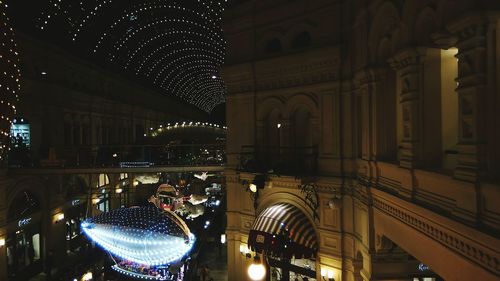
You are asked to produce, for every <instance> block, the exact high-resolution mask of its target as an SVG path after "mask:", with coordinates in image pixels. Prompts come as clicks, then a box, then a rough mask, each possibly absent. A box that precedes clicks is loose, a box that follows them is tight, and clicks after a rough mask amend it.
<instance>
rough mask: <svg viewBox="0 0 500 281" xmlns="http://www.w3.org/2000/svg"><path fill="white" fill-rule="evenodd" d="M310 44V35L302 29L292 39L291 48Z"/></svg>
mask: <svg viewBox="0 0 500 281" xmlns="http://www.w3.org/2000/svg"><path fill="white" fill-rule="evenodd" d="M309 45H311V35H310V34H309V32H307V31H303V32H301V33H299V34H297V36H295V37H294V38H293V40H292V48H294V49H296V48H304V47H307V46H309Z"/></svg>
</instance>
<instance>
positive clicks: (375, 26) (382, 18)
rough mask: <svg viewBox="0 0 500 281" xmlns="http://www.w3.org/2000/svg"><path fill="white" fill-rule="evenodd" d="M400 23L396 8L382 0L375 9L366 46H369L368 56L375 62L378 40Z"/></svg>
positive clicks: (387, 35) (391, 31) (386, 35)
mask: <svg viewBox="0 0 500 281" xmlns="http://www.w3.org/2000/svg"><path fill="white" fill-rule="evenodd" d="M399 25H400V16H399V12H398V9H397V8H396V7H395V6H394V5H393V4H392V3H391V2H384V3H383V4H382V5H381V6H380V7H379V8H378V10H377V12H376V14H375V16H374V19H373V21H372V24H371V29H370V33H369V35H368V42H369V44H368V46H370V47H371V48H370V58H371V61H372V62H376V58H377V52H378V50H377V47H378V46H379V41H380V40H381V39H382V38H384V37H389V38H390V36H391V34H392V33H393V31H394V30H396V29H397V27H398V26H399Z"/></svg>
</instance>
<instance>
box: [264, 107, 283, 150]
mask: <svg viewBox="0 0 500 281" xmlns="http://www.w3.org/2000/svg"><path fill="white" fill-rule="evenodd" d="M280 119H281V114H280V111H279V110H277V109H274V110H273V111H271V112H270V113H269V115H268V116H267V119H266V128H265V132H266V133H265V145H267V146H269V147H278V146H279V145H280V128H281V124H280Z"/></svg>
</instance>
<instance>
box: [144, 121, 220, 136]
mask: <svg viewBox="0 0 500 281" xmlns="http://www.w3.org/2000/svg"><path fill="white" fill-rule="evenodd" d="M185 128H198V129H200V128H202V129H216V130H223V131H225V130H227V127H226V126H223V125H219V124H213V123H208V122H176V123H168V124H165V125H160V126H158V127H157V128H153V127H151V128H149V132H148V133H146V134H144V136H145V137H146V136H150V137H156V136H159V135H161V134H162V133H164V132H168V131H171V130H176V129H185Z"/></svg>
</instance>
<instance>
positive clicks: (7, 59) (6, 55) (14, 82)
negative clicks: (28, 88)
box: [0, 0, 21, 160]
mask: <svg viewBox="0 0 500 281" xmlns="http://www.w3.org/2000/svg"><path fill="white" fill-rule="evenodd" d="M7 8H8V5H7V4H5V3H4V2H3V1H1V0H0V37H2V39H1V40H0V42H1V46H0V77H1V79H0V160H3V159H4V157H5V153H6V151H7V149H8V148H7V144H8V142H9V133H10V125H11V123H12V121H13V119H14V116H15V114H16V104H17V102H18V101H19V91H20V90H21V84H20V79H21V71H20V69H19V54H18V52H17V44H16V41H15V39H14V37H15V34H14V30H13V29H12V27H10V26H9V22H10V19H9V17H8V16H7V15H6V10H7Z"/></svg>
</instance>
